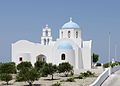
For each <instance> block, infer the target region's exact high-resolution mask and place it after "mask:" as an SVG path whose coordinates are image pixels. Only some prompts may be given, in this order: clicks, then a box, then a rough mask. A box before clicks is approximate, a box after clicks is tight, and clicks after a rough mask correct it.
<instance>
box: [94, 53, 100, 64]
mask: <svg viewBox="0 0 120 86" xmlns="http://www.w3.org/2000/svg"><path fill="white" fill-rule="evenodd" d="M92 60H93V63H96V62H97V61H98V60H99V55H98V54H95V53H93V55H92Z"/></svg>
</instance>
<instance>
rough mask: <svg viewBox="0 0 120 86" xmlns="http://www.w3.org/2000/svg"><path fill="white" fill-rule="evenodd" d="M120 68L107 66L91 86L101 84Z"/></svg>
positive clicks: (99, 85)
mask: <svg viewBox="0 0 120 86" xmlns="http://www.w3.org/2000/svg"><path fill="white" fill-rule="evenodd" d="M118 70H120V66H115V67H113V68H111V67H110V68H106V69H105V71H104V72H103V73H102V74H101V75H99V76H98V78H97V79H96V80H95V82H93V83H92V84H91V85H90V86H101V84H102V83H103V82H104V81H105V80H106V79H107V78H108V77H109V75H110V74H112V73H114V72H116V71H118Z"/></svg>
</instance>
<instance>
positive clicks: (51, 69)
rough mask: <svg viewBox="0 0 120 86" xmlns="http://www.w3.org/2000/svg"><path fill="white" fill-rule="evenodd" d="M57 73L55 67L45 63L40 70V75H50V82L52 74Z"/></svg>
mask: <svg viewBox="0 0 120 86" xmlns="http://www.w3.org/2000/svg"><path fill="white" fill-rule="evenodd" d="M56 71H57V66H56V65H53V64H52V63H48V64H47V63H46V64H45V65H44V67H43V68H42V73H44V74H45V75H51V76H52V78H51V79H52V80H53V74H54V73H55V72H56Z"/></svg>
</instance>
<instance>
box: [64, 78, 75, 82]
mask: <svg viewBox="0 0 120 86" xmlns="http://www.w3.org/2000/svg"><path fill="white" fill-rule="evenodd" d="M66 82H75V80H74V78H68V79H67V80H66Z"/></svg>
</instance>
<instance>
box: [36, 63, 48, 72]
mask: <svg viewBox="0 0 120 86" xmlns="http://www.w3.org/2000/svg"><path fill="white" fill-rule="evenodd" d="M45 63H46V62H45V61H37V62H36V63H35V64H34V66H35V68H36V69H37V71H41V69H42V68H43V67H44V65H45Z"/></svg>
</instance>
